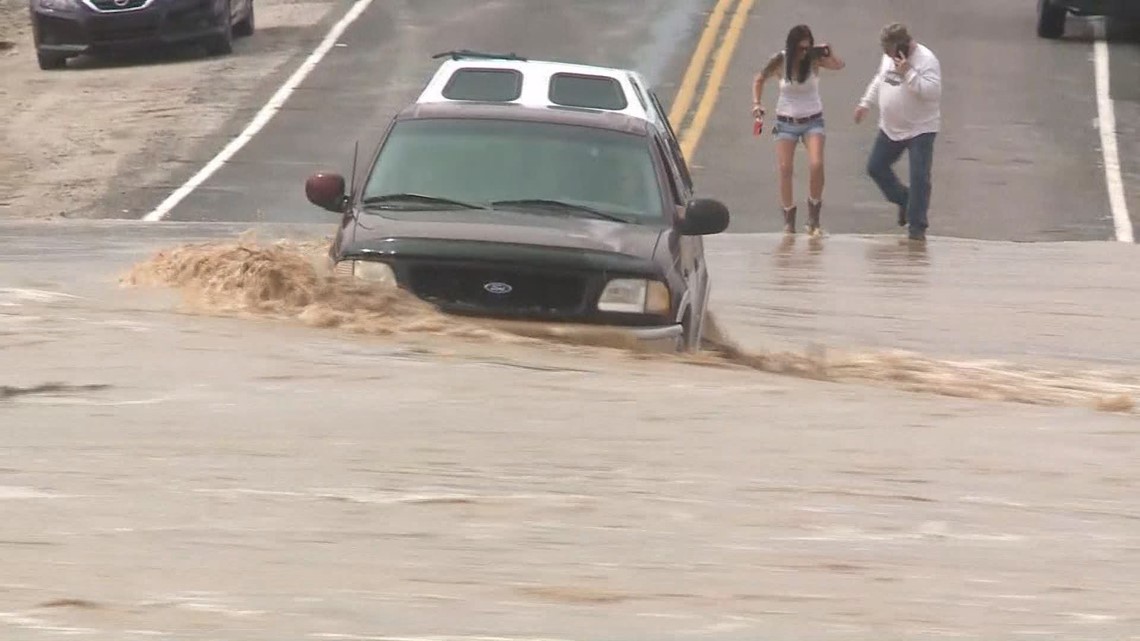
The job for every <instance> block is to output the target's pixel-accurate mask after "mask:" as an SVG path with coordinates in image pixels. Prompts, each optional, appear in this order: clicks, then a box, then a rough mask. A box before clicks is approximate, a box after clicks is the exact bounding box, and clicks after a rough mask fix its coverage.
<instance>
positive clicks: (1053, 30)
mask: <svg viewBox="0 0 1140 641" xmlns="http://www.w3.org/2000/svg"><path fill="white" fill-rule="evenodd" d="M1067 18H1068V12H1067V11H1066V10H1065V8H1064V7H1058V6H1057V5H1055V4H1053V3H1052V2H1050V0H1037V35H1038V36H1040V37H1042V38H1049V39H1050V40H1055V39H1057V38H1060V37H1061V36H1063V35H1065V20H1066V19H1067Z"/></svg>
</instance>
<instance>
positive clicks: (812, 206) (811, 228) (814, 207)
mask: <svg viewBox="0 0 1140 641" xmlns="http://www.w3.org/2000/svg"><path fill="white" fill-rule="evenodd" d="M822 208H823V203H822V202H818V203H813V202H812V201H811V199H810V198H809V199H808V224H807V233H809V234H811V235H813V236H814V235H818V234H819V210H820V209H822Z"/></svg>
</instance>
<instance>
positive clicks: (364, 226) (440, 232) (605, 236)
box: [346, 209, 669, 261]
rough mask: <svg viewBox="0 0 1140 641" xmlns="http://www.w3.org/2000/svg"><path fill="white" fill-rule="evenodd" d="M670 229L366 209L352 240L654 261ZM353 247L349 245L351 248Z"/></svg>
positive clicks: (365, 245)
mask: <svg viewBox="0 0 1140 641" xmlns="http://www.w3.org/2000/svg"><path fill="white" fill-rule="evenodd" d="M668 231H669V230H668V228H666V227H664V226H661V227H655V226H651V225H636V224H628V223H619V222H613V221H609V220H598V219H592V218H577V217H569V216H564V215H560V214H548V213H546V212H542V213H528V212H522V211H515V210H495V211H483V210H475V209H462V210H450V209H448V210H429V211H400V210H384V211H382V212H364V213H360V214H359V215H358V216H357V219H356V224H355V225H354V227H353V232H352V237H351V240H350V241H349V243H347V245H349V246H350V247H351V249H353V250H368V249H374V248H375V247H373V245H378V244H380V243H382V242H384V241H389V240H392V239H402V238H406V239H413V238H414V239H426V240H455V241H476V242H497V243H511V244H522V245H533V246H539V247H552V248H558V249H571V250H573V249H580V250H589V251H601V252H612V253H616V254H624V255H626V256H630V257H635V258H639V259H642V260H645V261H652V260H653V255H654V253H655V251H656V249H657V245H658V243H659V241H660V238H661V236H662V235H663V234H665V233H666V232H668ZM346 249H348V247H346Z"/></svg>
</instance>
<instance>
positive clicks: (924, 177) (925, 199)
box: [867, 130, 935, 238]
mask: <svg viewBox="0 0 1140 641" xmlns="http://www.w3.org/2000/svg"><path fill="white" fill-rule="evenodd" d="M934 137H935V134H934V133H927V134H919V135H917V136H915V137H914V138H908V139H906V140H897V141H896V140H891V139H890V138H888V137H887V135H886V134H885V133H883V132H882V130H880V131H879V135H878V137H877V138H875V146H874V148H872V149H871V156H870V158H868V159H867V173H868V174H870V176H871V179H872V180H874V181H875V184H876V185H878V186H879V191H881V192H883V196H885V197H886V199H887V200H889V201H890V202H892V203H894V204H896V205H898V206H899V207H900V208H904V209H905V211H906V220H905V222H906V223H909V224H910V230H909V232H910V237H911V238H923V237H924V236H925V234H926V228H927V220H926V210H927V209H928V208H929V207H930V174H931V169H932V168H933V165H934ZM904 151H905V152H907V160H909V161H910V187H909V188H908V187H906V186H904V185H903V184H902V183H900V182H899V178H898V176H896V175H895V172H894V169H892V166H893V165H894V164H895V163H896V162H898V159H899V157H900V156H902V153H903V152H904ZM903 222H904V221H902V220H900V223H899V224H902V223H903Z"/></svg>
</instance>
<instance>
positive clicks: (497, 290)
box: [483, 282, 514, 295]
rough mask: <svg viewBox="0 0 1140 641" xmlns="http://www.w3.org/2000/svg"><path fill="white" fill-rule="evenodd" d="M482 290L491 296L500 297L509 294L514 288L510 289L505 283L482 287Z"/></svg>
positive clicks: (494, 283) (488, 284) (489, 284)
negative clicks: (497, 295) (496, 295)
mask: <svg viewBox="0 0 1140 641" xmlns="http://www.w3.org/2000/svg"><path fill="white" fill-rule="evenodd" d="M483 289H485V290H487V291H489V292H491V293H492V294H500V295H502V294H509V293H511V290H512V289H514V287H511V286H510V285H508V284H506V283H499V282H493V283H487V284H485V285H483Z"/></svg>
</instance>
